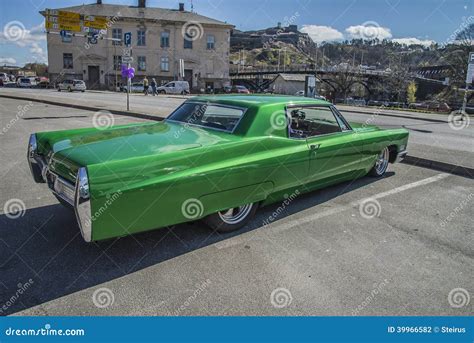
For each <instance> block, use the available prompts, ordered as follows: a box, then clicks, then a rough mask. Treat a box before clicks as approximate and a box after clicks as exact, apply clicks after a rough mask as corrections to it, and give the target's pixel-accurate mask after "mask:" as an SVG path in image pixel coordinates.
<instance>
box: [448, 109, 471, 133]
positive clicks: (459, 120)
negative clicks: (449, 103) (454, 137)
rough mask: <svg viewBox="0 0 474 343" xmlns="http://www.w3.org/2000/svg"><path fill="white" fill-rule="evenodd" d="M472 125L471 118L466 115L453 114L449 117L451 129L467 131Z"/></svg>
mask: <svg viewBox="0 0 474 343" xmlns="http://www.w3.org/2000/svg"><path fill="white" fill-rule="evenodd" d="M470 123H471V118H470V117H469V115H468V114H466V113H459V112H457V113H451V114H450V115H449V116H448V125H449V127H450V128H451V129H453V130H456V131H459V130H462V129H465V128H467V127H468V126H469V124H470Z"/></svg>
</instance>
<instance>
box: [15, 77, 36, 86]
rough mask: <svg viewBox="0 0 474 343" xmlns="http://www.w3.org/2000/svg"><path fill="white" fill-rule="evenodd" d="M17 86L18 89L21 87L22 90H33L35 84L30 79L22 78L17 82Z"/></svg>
mask: <svg viewBox="0 0 474 343" xmlns="http://www.w3.org/2000/svg"><path fill="white" fill-rule="evenodd" d="M16 85H17V87H20V88H31V87H33V86H34V84H33V82H32V81H31V79H30V78H28V77H20V78H19V79H18V80H17V81H16Z"/></svg>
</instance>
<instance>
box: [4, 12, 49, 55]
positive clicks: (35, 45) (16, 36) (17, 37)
mask: <svg viewBox="0 0 474 343" xmlns="http://www.w3.org/2000/svg"><path fill="white" fill-rule="evenodd" d="M0 44H14V45H16V46H18V47H20V48H27V49H28V50H29V52H30V53H31V54H32V55H31V56H30V57H31V59H32V60H33V61H36V62H41V63H45V62H47V56H46V53H45V52H44V50H45V49H44V48H43V47H45V44H46V33H45V32H44V22H43V23H41V24H39V25H36V26H33V27H31V28H30V29H27V28H26V27H25V25H23V23H22V22H20V21H11V22H8V23H7V24H5V26H4V27H3V30H2V31H0Z"/></svg>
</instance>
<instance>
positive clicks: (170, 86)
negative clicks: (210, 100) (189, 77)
mask: <svg viewBox="0 0 474 343" xmlns="http://www.w3.org/2000/svg"><path fill="white" fill-rule="evenodd" d="M156 91H157V92H158V93H160V94H183V95H184V94H189V82H188V81H171V82H168V83H167V84H166V85H164V86H161V87H158V88H156Z"/></svg>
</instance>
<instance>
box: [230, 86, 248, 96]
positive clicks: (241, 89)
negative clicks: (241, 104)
mask: <svg viewBox="0 0 474 343" xmlns="http://www.w3.org/2000/svg"><path fill="white" fill-rule="evenodd" d="M230 92H231V93H238V94H250V91H249V90H248V89H247V87H245V86H240V85H236V86H232V89H231V91H230Z"/></svg>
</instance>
